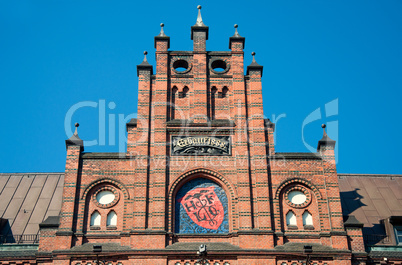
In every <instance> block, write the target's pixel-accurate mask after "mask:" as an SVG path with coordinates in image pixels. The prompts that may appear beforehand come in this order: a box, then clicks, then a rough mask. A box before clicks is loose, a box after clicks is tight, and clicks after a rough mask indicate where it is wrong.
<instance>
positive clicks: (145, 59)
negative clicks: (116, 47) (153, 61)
mask: <svg viewBox="0 0 402 265" xmlns="http://www.w3.org/2000/svg"><path fill="white" fill-rule="evenodd" d="M147 54H148V52H147V51H144V60H143V61H142V62H143V63H145V62H148V60H147Z"/></svg>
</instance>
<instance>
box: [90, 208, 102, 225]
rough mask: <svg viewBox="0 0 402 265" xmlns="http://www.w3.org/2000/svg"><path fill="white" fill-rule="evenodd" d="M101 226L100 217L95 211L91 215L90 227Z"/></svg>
mask: <svg viewBox="0 0 402 265" xmlns="http://www.w3.org/2000/svg"><path fill="white" fill-rule="evenodd" d="M100 224H101V215H100V214H99V212H98V211H95V212H93V213H92V215H91V226H100Z"/></svg>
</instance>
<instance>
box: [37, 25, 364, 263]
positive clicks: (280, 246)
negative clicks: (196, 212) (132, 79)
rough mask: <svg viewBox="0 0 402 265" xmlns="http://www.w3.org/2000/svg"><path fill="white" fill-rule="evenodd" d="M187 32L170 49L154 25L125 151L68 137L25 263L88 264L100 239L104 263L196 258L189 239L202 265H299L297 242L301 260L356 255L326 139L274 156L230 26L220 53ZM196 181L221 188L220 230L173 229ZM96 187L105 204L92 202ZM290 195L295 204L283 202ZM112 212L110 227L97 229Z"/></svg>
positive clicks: (258, 90) (257, 78)
mask: <svg viewBox="0 0 402 265" xmlns="http://www.w3.org/2000/svg"><path fill="white" fill-rule="evenodd" d="M191 36H192V39H193V41H194V50H193V51H187V52H180V51H169V50H168V49H169V46H170V39H169V37H167V36H166V35H165V34H164V33H163V31H162V33H161V34H160V35H158V36H157V37H155V48H156V73H154V72H153V67H152V66H151V65H149V64H148V63H147V62H146V60H144V62H143V63H142V64H140V65H139V66H138V77H139V84H138V91H139V92H138V93H139V95H138V118H137V119H136V120H132V121H130V122H129V123H128V124H127V132H128V142H127V153H114V154H110V153H109V154H108V153H84V152H83V147H82V144H81V143H80V142H77V141H75V142H74V141H68V142H67V159H66V169H65V183H64V191H63V204H62V209H61V215H60V225H59V226H58V227H45V228H42V229H41V238H40V246H39V252H38V255H37V257H36V258H35V259H36V260H35V262H36V263H43V264H46V263H49V264H60V265H62V264H63V265H67V264H73V265H75V264H89V263H92V264H93V263H94V259H95V254H94V253H93V252H92V249H91V248H86V246H88V245H91V243H93V244H101V245H102V244H103V252H102V253H101V254H100V255H101V256H102V258H104V259H106V260H107V261H108V262H111V263H112V264H113V265H115V264H119V263H121V264H124V265H128V264H172V265H173V264H195V263H196V261H197V253H196V250H194V249H193V246H195V245H197V244H198V245H199V244H201V243H204V244H206V245H207V247H208V256H207V258H208V260H209V264H225V262H228V264H231V265H241V264H272V265H274V264H275V265H276V264H278V265H285V264H287V265H291V264H303V263H304V262H305V261H306V258H307V255H306V254H304V252H303V246H304V245H312V246H313V253H312V254H311V261H310V262H311V264H317V265H318V264H320V265H346V264H351V263H352V262H361V260H362V259H363V260H364V255H363V254H362V253H364V244H363V239H362V232H361V227H351V228H348V229H346V230H345V227H344V225H343V219H342V209H341V202H340V195H339V185H338V178H337V172H336V165H335V158H334V144H335V143H334V142H333V141H332V140H330V139H329V138H328V137H327V136H326V134H325V135H324V138H323V139H322V140H321V141H320V142H319V145H318V151H317V153H314V154H311V153H308V154H305V153H276V152H275V149H274V139H273V132H274V128H275V126H274V124H273V123H272V122H270V121H269V120H267V119H264V113H263V103H262V85H261V78H262V72H263V71H262V66H260V65H258V64H257V63H256V62H255V60H254V59H253V62H252V63H251V64H250V65H249V66H248V67H247V71H246V72H245V70H244V53H243V48H244V38H243V37H241V36H240V35H238V33H237V29H236V34H235V35H234V36H233V37H231V38H230V40H229V47H230V51H223V52H209V51H206V40H207V39H208V27H207V26H205V25H203V23H202V22H201V23H199V21H198V22H197V24H196V25H195V26H193V27H192V28H191ZM177 66H180V67H182V68H184V70H182V71H179V70H180V69H179V68H180V67H177ZM176 68H177V69H176ZM215 69H216V70H215ZM173 136H183V137H195V136H202V137H209V136H229V137H230V138H229V139H230V146H231V153H230V154H226V155H221V154H219V155H218V154H211V155H205V154H201V155H200V154H197V153H193V154H190V155H189V154H183V155H173V154H172V152H173V149H172V147H171V145H172V142H171V139H172V137H173ZM197 178H203V179H207V180H210V181H212V182H214V183H216V184H217V185H218V186H220V187H221V188H222V189H223V190H224V192H225V193H226V196H227V200H228V204H227V209H228V220H227V222H228V233H221V234H219V233H217V234H213V233H192V234H191V233H190V234H187V233H177V232H176V230H175V226H176V222H178V220H177V219H176V217H175V216H176V215H175V214H176V211H178V209H176V204H175V202H176V200H177V198H176V194H177V192H178V191H179V190H180V188H181V187H183V185H185V184H186V183H187V182H189V181H190V180H194V179H197ZM101 191H109V192H110V193H113V194H114V199H113V201H111V202H109V203H108V204H100V203H99V202H97V197H96V196H97V194H98V193H100V192H101ZM292 192H297V194H299V195H300V196H301V197H303V196H304V197H305V199H304V201H302V202H301V203H298V202H297V201H296V203H294V202H292V199H291V197H290V196H291V194H292ZM304 197H303V198H304ZM112 211H113V212H114V213H115V214H116V215H117V223H116V224H114V225H108V223H107V222H108V221H107V219H108V215H109V214H110V213H111V212H112ZM94 213H96V214H99V215H100V223H99V224H98V225H91V215H93V214H94ZM292 214H293V217H292ZM287 216H288V217H289V219H291V220H292V222H295V223H290V222H288V221H287ZM294 220H295V221H294ZM106 243H115V244H106ZM91 246H92V245H91ZM225 246H227V248H225ZM108 247H110V249H108ZM359 253H360V254H359ZM358 254H359V255H360V256H359V255H358ZM362 255H363V256H362ZM362 257H363V258H362ZM186 262H189V263H186Z"/></svg>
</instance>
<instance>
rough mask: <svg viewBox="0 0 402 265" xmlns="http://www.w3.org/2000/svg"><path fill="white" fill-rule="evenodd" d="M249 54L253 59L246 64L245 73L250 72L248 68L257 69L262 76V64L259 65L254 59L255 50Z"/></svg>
mask: <svg viewBox="0 0 402 265" xmlns="http://www.w3.org/2000/svg"><path fill="white" fill-rule="evenodd" d="M251 55H252V56H253V61H252V62H251V64H250V65H249V66H247V75H248V74H249V73H250V70H258V71H260V74H261V76H262V68H263V67H262V65H259V64H258V63H257V61H256V60H255V52H252V53H251Z"/></svg>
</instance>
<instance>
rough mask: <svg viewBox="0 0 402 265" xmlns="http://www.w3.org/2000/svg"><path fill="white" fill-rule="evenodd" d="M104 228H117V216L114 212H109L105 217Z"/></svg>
mask: <svg viewBox="0 0 402 265" xmlns="http://www.w3.org/2000/svg"><path fill="white" fill-rule="evenodd" d="M106 226H117V214H116V213H115V211H111V212H110V213H109V214H108V215H107V219H106Z"/></svg>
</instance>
